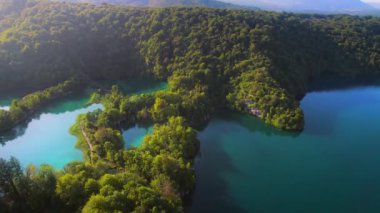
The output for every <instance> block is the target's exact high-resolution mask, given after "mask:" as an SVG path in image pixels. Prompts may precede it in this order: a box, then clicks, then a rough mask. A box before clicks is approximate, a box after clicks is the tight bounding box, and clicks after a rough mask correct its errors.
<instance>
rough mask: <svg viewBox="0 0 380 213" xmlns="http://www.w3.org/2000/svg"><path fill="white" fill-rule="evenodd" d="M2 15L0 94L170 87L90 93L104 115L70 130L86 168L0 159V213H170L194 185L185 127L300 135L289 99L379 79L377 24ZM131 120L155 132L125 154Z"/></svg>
mask: <svg viewBox="0 0 380 213" xmlns="http://www.w3.org/2000/svg"><path fill="white" fill-rule="evenodd" d="M10 11H13V12H11V13H12V14H13V15H10V16H6V17H3V18H2V19H1V21H0V30H1V33H0V90H6V89H10V88H15V87H33V88H36V87H46V86H51V85H55V84H56V83H58V82H62V81H64V80H67V79H69V78H72V77H76V79H80V80H82V82H86V81H89V80H96V79H122V78H130V77H136V76H139V77H140V76H143V77H144V76H149V77H155V78H158V79H163V80H167V81H168V83H169V88H168V89H167V90H164V91H159V92H156V93H153V94H146V95H135V96H125V95H123V94H122V93H121V92H120V91H119V90H118V89H117V88H116V87H114V88H113V89H112V91H110V92H108V93H106V94H94V95H93V97H92V101H93V102H102V103H103V105H104V110H103V111H95V112H91V113H88V114H86V115H81V116H80V117H79V118H78V120H77V123H76V124H75V125H74V126H73V127H72V129H71V132H72V134H74V135H76V136H77V138H78V144H77V145H78V147H79V148H80V149H81V150H82V151H83V152H84V154H85V156H86V159H85V162H74V163H71V164H69V165H67V166H66V167H65V168H64V170H63V171H61V172H56V171H54V170H53V169H52V168H51V167H48V166H43V167H41V168H40V169H36V168H35V167H29V168H28V169H27V172H23V171H22V170H21V168H20V167H19V164H18V163H17V161H16V160H14V159H12V160H10V161H4V160H0V177H1V178H0V186H1V188H0V189H1V191H0V198H1V199H0V207H1V206H4V208H2V209H9V211H16V212H42V210H44V211H51V212H76V211H80V210H83V212H103V211H111V210H112V211H115V212H117V211H119V212H130V211H135V212H161V210H166V211H167V212H182V211H183V201H184V199H185V197H186V196H187V195H189V193H190V192H191V190H192V189H193V188H194V186H195V174H194V170H193V168H192V160H193V158H194V156H195V154H196V153H197V150H198V141H197V139H196V130H195V128H197V127H199V126H200V125H201V124H204V123H205V122H207V121H208V119H209V118H210V116H211V115H212V113H213V112H214V111H215V110H217V109H222V108H230V109H234V110H238V111H241V112H245V113H250V114H253V115H255V116H257V117H259V118H261V119H262V120H264V121H265V122H266V123H268V124H271V125H274V126H276V127H278V128H282V129H285V130H301V129H302V128H303V113H302V110H301V108H300V107H299V100H300V99H301V97H302V96H303V95H304V94H305V92H307V90H308V87H309V83H310V82H311V81H312V80H313V79H315V78H319V77H322V76H331V75H334V76H338V77H351V78H359V77H378V76H379V74H380V19H379V18H373V17H353V16H342V15H341V16H320V15H294V14H286V13H282V14H280V13H271V12H253V11H244V10H221V9H207V8H156V9H150V8H139V9H136V8H127V7H122V6H111V5H101V6H95V5H89V4H67V3H66V4H62V3H39V4H31V5H25V6H23V9H21V10H20V9H15V10H11V9H10ZM17 14H18V15H17ZM135 123H154V124H155V126H154V131H153V134H151V135H149V136H148V137H146V138H145V140H144V143H143V145H142V146H141V147H139V148H132V149H124V148H123V146H122V143H123V141H122V138H121V136H120V131H119V130H120V128H122V127H127V126H129V125H133V124H135ZM89 142H91V143H93V144H92V145H91V146H89V145H88V143H89Z"/></svg>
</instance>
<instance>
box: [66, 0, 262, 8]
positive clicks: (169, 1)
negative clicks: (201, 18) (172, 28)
mask: <svg viewBox="0 0 380 213" xmlns="http://www.w3.org/2000/svg"><path fill="white" fill-rule="evenodd" d="M59 1H61V2H73V3H92V4H102V3H107V4H119V5H128V6H136V7H170V6H203V7H214V8H235V9H244V8H245V9H258V8H254V7H251V6H240V5H235V4H232V3H226V2H221V1H217V0H59Z"/></svg>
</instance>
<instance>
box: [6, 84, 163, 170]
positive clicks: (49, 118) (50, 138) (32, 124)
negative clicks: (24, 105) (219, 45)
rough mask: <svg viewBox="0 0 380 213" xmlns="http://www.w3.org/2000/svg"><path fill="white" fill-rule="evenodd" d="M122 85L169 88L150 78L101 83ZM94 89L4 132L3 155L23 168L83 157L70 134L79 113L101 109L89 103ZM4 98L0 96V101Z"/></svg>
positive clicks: (138, 89) (130, 90) (141, 89)
mask: <svg viewBox="0 0 380 213" xmlns="http://www.w3.org/2000/svg"><path fill="white" fill-rule="evenodd" d="M100 83H101V85H105V86H107V85H113V84H116V85H118V86H119V88H120V90H121V91H122V92H123V93H125V94H142V93H149V92H154V91H158V90H162V89H166V88H167V84H166V83H163V82H158V81H150V80H139V79H137V80H136V79H135V80H131V81H117V82H110V81H109V82H100ZM93 91H95V88H92V87H90V88H88V89H86V90H85V91H83V92H81V93H78V94H76V95H75V96H71V97H68V98H65V99H63V100H60V101H57V102H56V103H53V104H51V105H49V106H48V107H45V108H44V109H43V110H42V111H41V113H40V114H39V115H37V116H35V117H34V118H32V119H31V120H30V121H28V122H26V123H25V124H23V125H19V126H18V127H17V128H15V129H14V130H12V131H10V132H7V133H4V134H1V135H0V142H1V143H3V144H4V145H3V146H0V158H5V159H9V158H10V157H11V156H14V157H16V158H17V159H18V160H19V161H20V163H21V165H22V166H23V167H26V166H27V165H29V164H35V165H40V164H45V163H47V164H50V165H52V166H53V167H54V168H55V169H62V168H63V166H64V165H65V164H67V163H69V162H71V161H74V160H82V159H83V156H82V152H81V151H80V150H79V149H76V148H75V143H76V138H75V137H74V136H72V135H71V134H70V133H69V128H70V127H71V126H72V125H73V124H74V123H75V120H76V118H77V116H78V115H79V114H82V113H86V112H90V111H94V110H96V109H101V108H102V106H101V105H100V104H93V105H91V106H87V103H88V101H89V97H90V95H91V93H92V92H93ZM1 100H2V99H1V98H0V101H1Z"/></svg>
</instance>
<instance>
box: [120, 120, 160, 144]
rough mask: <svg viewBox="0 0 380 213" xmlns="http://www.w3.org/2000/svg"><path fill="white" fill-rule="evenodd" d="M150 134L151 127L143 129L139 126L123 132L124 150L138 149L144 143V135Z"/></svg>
mask: <svg viewBox="0 0 380 213" xmlns="http://www.w3.org/2000/svg"><path fill="white" fill-rule="evenodd" d="M152 132H153V127H152V126H148V127H144V126H139V125H136V126H134V127H132V128H129V129H127V130H124V131H123V138H124V141H125V145H124V146H125V148H130V147H139V146H140V145H141V144H142V143H143V142H144V137H145V135H146V134H151V133H152Z"/></svg>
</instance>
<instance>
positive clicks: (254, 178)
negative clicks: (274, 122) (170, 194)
mask: <svg viewBox="0 0 380 213" xmlns="http://www.w3.org/2000/svg"><path fill="white" fill-rule="evenodd" d="M301 106H302V108H303V109H304V113H305V121H306V123H305V124H306V125H305V129H304V131H303V132H301V133H298V134H297V133H289V132H283V131H280V130H276V129H274V128H272V127H269V126H267V125H265V124H264V123H263V122H261V121H259V120H258V119H256V118H254V117H250V116H246V115H241V114H237V113H232V112H230V113H223V114H220V115H218V116H216V117H215V118H213V119H212V120H211V122H210V123H209V125H208V126H207V127H206V128H205V129H204V130H203V131H201V132H200V133H199V139H200V141H201V148H200V154H199V156H198V157H197V158H196V160H195V169H196V173H197V186H196V189H195V191H194V193H193V196H192V198H191V201H190V202H189V206H188V207H187V212H260V213H265V212H348V213H351V212H367V213H370V212H378V210H379V209H380V202H379V201H380V193H379V192H380V183H379V180H380V169H379V168H380V155H379V153H380V140H379V133H380V125H378V123H379V121H380V110H379V109H380V87H379V86H373V87H372V86H371V87H356V88H349V89H344V90H333V91H320V92H311V93H308V94H307V95H306V96H305V97H304V99H303V101H302V103H301Z"/></svg>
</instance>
